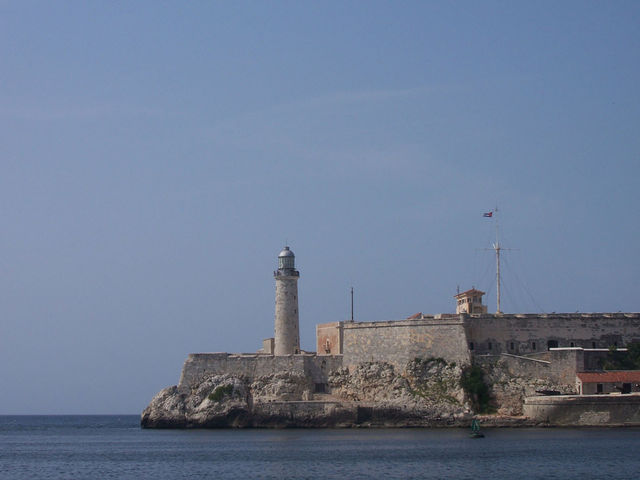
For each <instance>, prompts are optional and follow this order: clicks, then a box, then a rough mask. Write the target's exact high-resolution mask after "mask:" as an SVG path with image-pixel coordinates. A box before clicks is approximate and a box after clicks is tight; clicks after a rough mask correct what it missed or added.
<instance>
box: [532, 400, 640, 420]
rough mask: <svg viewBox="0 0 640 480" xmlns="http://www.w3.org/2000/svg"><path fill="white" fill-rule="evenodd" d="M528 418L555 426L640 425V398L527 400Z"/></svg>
mask: <svg viewBox="0 0 640 480" xmlns="http://www.w3.org/2000/svg"><path fill="white" fill-rule="evenodd" d="M523 411H524V415H525V416H527V417H529V418H531V419H534V420H537V421H540V422H544V423H549V424H551V425H566V426H572V427H573V426H578V425H579V426H615V425H634V426H638V425H640V394H630V395H580V396H557V397H527V398H525V402H524V407H523Z"/></svg>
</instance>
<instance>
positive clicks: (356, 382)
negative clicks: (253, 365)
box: [141, 359, 472, 428]
mask: <svg viewBox="0 0 640 480" xmlns="http://www.w3.org/2000/svg"><path fill="white" fill-rule="evenodd" d="M461 375H462V369H461V368H460V367H459V366H457V365H455V364H447V363H446V362H444V361H443V360H440V359H427V360H423V359H415V360H413V361H410V362H408V363H407V365H406V366H405V368H403V369H396V368H395V367H394V366H392V365H390V364H387V363H382V362H375V363H373V362H372V363H363V364H360V365H358V366H357V367H354V368H352V369H347V368H341V369H338V370H336V371H334V372H332V373H331V374H330V375H329V379H328V388H329V391H330V392H331V394H330V395H328V394H322V393H314V384H313V383H312V382H311V380H310V379H309V378H308V377H306V376H304V375H301V374H300V373H296V372H286V371H284V372H280V373H275V374H271V375H263V376H259V377H256V378H248V377H246V376H232V375H211V376H209V377H207V378H206V379H204V380H203V381H201V382H200V383H198V384H196V385H192V386H191V387H190V388H188V389H187V388H178V387H176V386H173V387H169V388H165V389H164V390H162V391H161V392H159V393H158V394H157V395H156V396H155V397H154V398H153V400H152V401H151V403H150V404H149V406H148V407H147V408H146V409H145V410H144V412H143V413H142V418H141V424H142V426H143V427H150V428H195V427H203V428H217V427H350V426H445V425H463V424H464V425H466V424H468V422H469V418H470V417H471V414H472V412H471V409H470V405H469V403H468V401H467V399H466V396H465V393H464V391H463V390H462V388H461V387H460V376H461Z"/></svg>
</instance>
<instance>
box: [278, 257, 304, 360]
mask: <svg viewBox="0 0 640 480" xmlns="http://www.w3.org/2000/svg"><path fill="white" fill-rule="evenodd" d="M295 258H296V257H295V255H294V254H293V252H292V251H291V250H289V247H284V248H283V249H282V251H281V252H280V254H279V255H278V270H276V271H275V272H273V276H274V277H275V279H276V332H275V345H274V350H273V353H274V355H290V354H292V353H300V326H299V321H298V278H300V272H298V271H297V270H296V266H295Z"/></svg>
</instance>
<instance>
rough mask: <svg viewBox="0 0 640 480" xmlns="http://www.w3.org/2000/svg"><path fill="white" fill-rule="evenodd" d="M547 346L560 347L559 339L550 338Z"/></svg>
mask: <svg viewBox="0 0 640 480" xmlns="http://www.w3.org/2000/svg"><path fill="white" fill-rule="evenodd" d="M547 348H558V341H557V340H549V341H548V342H547Z"/></svg>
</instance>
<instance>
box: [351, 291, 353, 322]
mask: <svg viewBox="0 0 640 480" xmlns="http://www.w3.org/2000/svg"><path fill="white" fill-rule="evenodd" d="M351 321H352V322H353V287H351Z"/></svg>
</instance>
